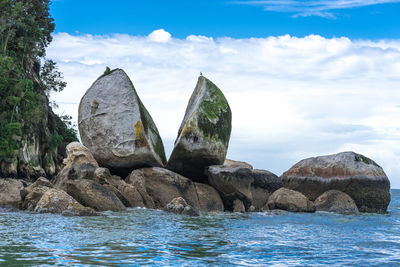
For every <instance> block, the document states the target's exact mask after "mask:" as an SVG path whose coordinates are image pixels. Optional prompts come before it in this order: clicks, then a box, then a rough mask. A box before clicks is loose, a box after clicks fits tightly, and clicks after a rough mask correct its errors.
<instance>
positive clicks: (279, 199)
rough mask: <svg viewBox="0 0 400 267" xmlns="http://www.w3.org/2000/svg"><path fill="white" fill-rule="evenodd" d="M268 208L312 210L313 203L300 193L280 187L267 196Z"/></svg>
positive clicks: (294, 210)
mask: <svg viewBox="0 0 400 267" xmlns="http://www.w3.org/2000/svg"><path fill="white" fill-rule="evenodd" d="M267 206H268V209H270V210H274V209H280V210H287V211H292V212H314V211H315V206H314V203H313V202H311V201H310V200H308V199H307V197H306V196H304V195H303V194H302V193H300V192H297V191H294V190H290V189H287V188H280V189H278V190H276V191H275V192H274V193H272V195H271V196H270V197H269V198H268V202H267Z"/></svg>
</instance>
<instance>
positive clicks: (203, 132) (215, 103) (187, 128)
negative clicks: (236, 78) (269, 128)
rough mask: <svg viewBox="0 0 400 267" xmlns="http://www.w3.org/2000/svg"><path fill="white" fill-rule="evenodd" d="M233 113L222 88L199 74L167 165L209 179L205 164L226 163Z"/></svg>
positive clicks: (193, 178) (204, 179)
mask: <svg viewBox="0 0 400 267" xmlns="http://www.w3.org/2000/svg"><path fill="white" fill-rule="evenodd" d="M231 123H232V113H231V109H230V107H229V104H228V101H227V100H226V98H225V96H224V94H223V93H222V92H221V90H220V89H219V88H218V87H217V86H216V85H215V84H213V83H212V82H211V81H210V80H208V79H207V78H205V77H204V76H200V77H199V79H198V81H197V85H196V88H195V89H194V92H193V94H192V96H191V98H190V100H189V104H188V106H187V108H186V112H185V116H184V118H183V121H182V124H181V126H180V128H179V131H178V137H177V139H176V141H175V146H174V149H173V151H172V153H171V157H170V159H169V161H168V164H167V168H168V169H170V170H173V171H175V172H177V173H180V174H182V175H183V176H186V177H188V178H190V179H192V180H194V181H198V182H207V176H206V175H205V172H204V171H205V168H206V167H208V166H211V165H221V164H223V163H224V160H225V157H226V153H227V150H228V144H229V138H230V135H231V129H232V125H231Z"/></svg>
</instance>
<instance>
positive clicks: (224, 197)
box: [0, 69, 390, 216]
mask: <svg viewBox="0 0 400 267" xmlns="http://www.w3.org/2000/svg"><path fill="white" fill-rule="evenodd" d="M231 120H232V115H231V110H230V107H229V104H228V102H227V100H226V99H225V97H224V95H223V93H222V92H221V90H220V89H219V88H218V87H217V86H216V85H215V84H213V83H212V82H211V81H210V80H208V79H206V78H205V77H203V76H200V77H199V80H198V82H197V85H196V87H195V90H194V92H193V94H192V96H191V98H190V101H189V104H188V107H187V109H186V113H185V115H184V119H183V121H182V124H181V126H180V128H179V131H178V137H177V139H176V141H175V146H174V149H173V151H172V154H171V157H170V158H169V160H168V162H167V161H166V158H165V153H164V147H163V143H162V140H161V138H160V135H159V133H158V130H157V127H156V126H155V124H154V121H153V119H152V118H151V116H150V114H149V112H148V111H147V110H146V108H145V107H144V105H143V103H142V102H141V100H140V98H139V96H138V94H137V92H136V90H135V88H134V86H133V84H132V82H131V81H130V79H129V77H128V76H127V75H126V73H125V72H124V71H123V70H121V69H116V70H113V71H111V72H109V73H106V74H104V75H102V76H101V77H100V78H99V79H98V80H96V81H95V82H94V84H93V85H92V86H91V87H90V88H89V89H88V90H87V92H86V94H85V95H84V96H83V98H82V100H81V103H80V106H79V131H80V135H81V138H82V142H83V144H84V145H82V144H80V143H77V142H74V143H71V144H69V145H68V146H67V148H66V152H67V158H66V159H65V160H64V168H63V169H62V170H61V171H60V172H59V173H58V175H57V176H56V177H55V178H53V180H52V181H51V182H50V181H49V180H47V179H45V178H39V179H38V180H36V181H35V182H34V183H32V184H28V183H26V182H24V181H20V180H15V179H2V180H0V206H4V205H8V206H13V207H19V208H20V209H23V210H28V211H32V212H37V213H43V212H50V213H61V214H64V215H99V214H100V213H99V212H101V211H106V210H111V211H123V210H125V209H126V207H146V208H150V209H163V210H166V211H169V212H174V213H178V214H185V215H193V216H197V215H199V214H201V213H203V212H222V211H231V212H246V211H263V210H272V209H281V210H287V211H292V212H314V211H332V212H340V213H355V212H358V211H360V212H384V211H386V209H387V206H388V204H389V202H390V193H389V190H390V183H389V180H388V178H387V176H386V175H385V173H384V171H383V170H382V168H381V167H380V166H378V165H377V164H376V163H375V162H374V161H372V160H371V159H369V158H366V157H364V156H362V155H360V154H356V153H354V152H344V153H339V154H335V155H330V156H322V157H316V158H310V159H305V160H302V161H300V162H299V163H297V164H296V165H294V166H293V167H292V168H291V169H289V170H288V171H287V172H285V173H284V174H283V175H282V176H281V177H278V176H276V175H275V174H273V173H271V172H269V171H266V170H255V169H253V167H252V166H251V165H250V164H248V163H245V162H238V161H233V160H227V159H225V157H226V153H227V149H228V144H229V138H230V133H231Z"/></svg>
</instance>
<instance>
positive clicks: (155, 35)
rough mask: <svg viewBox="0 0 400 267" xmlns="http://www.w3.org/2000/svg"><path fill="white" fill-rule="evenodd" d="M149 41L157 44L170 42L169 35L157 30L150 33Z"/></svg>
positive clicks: (162, 30)
mask: <svg viewBox="0 0 400 267" xmlns="http://www.w3.org/2000/svg"><path fill="white" fill-rule="evenodd" d="M149 39H150V40H152V41H154V42H158V43H166V42H168V41H170V40H171V34H170V33H169V32H166V31H165V30H164V29H159V30H155V31H153V32H152V33H150V34H149Z"/></svg>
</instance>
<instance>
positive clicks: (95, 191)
mask: <svg viewBox="0 0 400 267" xmlns="http://www.w3.org/2000/svg"><path fill="white" fill-rule="evenodd" d="M66 192H67V193H68V194H69V195H71V196H72V197H73V198H74V199H76V201H78V202H79V203H80V204H82V205H83V206H85V207H91V208H93V209H95V210H97V211H106V210H111V211H123V210H125V206H124V204H122V202H121V200H119V198H118V197H117V196H116V195H115V194H114V192H112V191H111V190H110V189H108V188H106V187H105V186H103V185H100V184H98V183H96V182H94V181H92V180H87V179H78V180H69V181H67V182H66Z"/></svg>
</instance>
